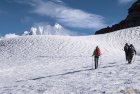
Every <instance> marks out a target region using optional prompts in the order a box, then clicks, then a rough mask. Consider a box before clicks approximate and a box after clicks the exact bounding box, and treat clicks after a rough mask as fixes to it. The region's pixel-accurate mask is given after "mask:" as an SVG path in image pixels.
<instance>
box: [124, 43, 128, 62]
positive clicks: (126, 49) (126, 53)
mask: <svg viewBox="0 0 140 94" xmlns="http://www.w3.org/2000/svg"><path fill="white" fill-rule="evenodd" d="M128 48H129V45H128V43H126V44H125V46H124V51H125V57H126V61H128Z"/></svg>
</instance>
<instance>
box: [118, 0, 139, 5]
mask: <svg viewBox="0 0 140 94" xmlns="http://www.w3.org/2000/svg"><path fill="white" fill-rule="evenodd" d="M133 1H136V0H119V2H120V3H121V4H125V3H130V2H133Z"/></svg>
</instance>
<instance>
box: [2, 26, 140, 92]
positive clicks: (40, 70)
mask: <svg viewBox="0 0 140 94" xmlns="http://www.w3.org/2000/svg"><path fill="white" fill-rule="evenodd" d="M126 42H127V43H129V44H131V43H132V44H134V46H135V48H136V51H137V55H136V56H135V60H134V62H133V63H132V64H127V62H126V61H125V54H124V51H123V47H124V45H125V43H126ZM97 45H98V46H99V47H100V49H101V58H100V60H99V68H98V69H96V70H91V68H92V64H93V63H94V62H93V60H92V57H91V55H92V53H93V50H94V49H95V47H96V46H97ZM139 47H140V27H134V28H128V29H123V30H119V31H116V32H112V33H108V34H101V35H90V36H59V35H30V36H19V37H17V38H4V39H2V40H0V94H127V92H129V91H130V92H134V94H137V93H138V94H139V90H140V83H139V81H140V64H139V62H140V56H139V55H140V49H139Z"/></svg>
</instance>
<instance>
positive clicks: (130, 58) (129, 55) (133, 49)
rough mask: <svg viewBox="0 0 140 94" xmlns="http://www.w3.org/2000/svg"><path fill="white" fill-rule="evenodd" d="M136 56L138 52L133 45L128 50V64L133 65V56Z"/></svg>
mask: <svg viewBox="0 0 140 94" xmlns="http://www.w3.org/2000/svg"><path fill="white" fill-rule="evenodd" d="M134 55H136V50H135V47H134V46H133V44H130V46H129V48H128V64H131V63H132V59H133V56H134Z"/></svg>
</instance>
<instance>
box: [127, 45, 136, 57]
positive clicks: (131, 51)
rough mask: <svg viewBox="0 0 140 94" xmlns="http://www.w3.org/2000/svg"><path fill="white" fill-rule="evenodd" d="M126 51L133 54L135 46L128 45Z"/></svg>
mask: <svg viewBox="0 0 140 94" xmlns="http://www.w3.org/2000/svg"><path fill="white" fill-rule="evenodd" d="M128 52H129V54H132V55H134V53H135V48H134V47H133V46H129V48H128Z"/></svg>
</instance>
